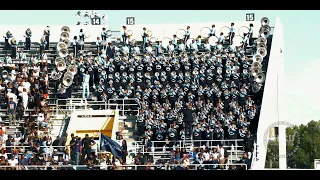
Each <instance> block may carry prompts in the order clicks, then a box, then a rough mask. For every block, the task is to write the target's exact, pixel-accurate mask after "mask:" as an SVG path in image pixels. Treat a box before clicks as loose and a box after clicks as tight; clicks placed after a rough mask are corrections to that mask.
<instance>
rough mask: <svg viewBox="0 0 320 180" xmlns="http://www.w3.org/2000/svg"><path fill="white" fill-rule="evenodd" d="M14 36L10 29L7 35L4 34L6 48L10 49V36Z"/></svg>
mask: <svg viewBox="0 0 320 180" xmlns="http://www.w3.org/2000/svg"><path fill="white" fill-rule="evenodd" d="M11 37H12V34H10V32H9V31H8V32H7V34H6V36H3V38H4V50H6V51H8V50H10V44H9V38H11Z"/></svg>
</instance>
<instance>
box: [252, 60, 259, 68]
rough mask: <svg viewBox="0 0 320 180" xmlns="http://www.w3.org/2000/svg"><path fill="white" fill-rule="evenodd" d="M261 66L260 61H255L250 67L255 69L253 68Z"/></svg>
mask: <svg viewBox="0 0 320 180" xmlns="http://www.w3.org/2000/svg"><path fill="white" fill-rule="evenodd" d="M261 67H262V64H261V62H260V61H255V62H253V63H252V64H251V69H255V68H258V69H261Z"/></svg>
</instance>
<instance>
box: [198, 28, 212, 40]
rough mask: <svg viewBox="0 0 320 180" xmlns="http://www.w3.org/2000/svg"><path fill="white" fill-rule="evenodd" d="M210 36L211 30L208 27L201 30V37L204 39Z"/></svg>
mask: <svg viewBox="0 0 320 180" xmlns="http://www.w3.org/2000/svg"><path fill="white" fill-rule="evenodd" d="M209 34H210V28H208V27H203V28H202V29H201V30H200V35H201V37H202V38H208V37H209Z"/></svg>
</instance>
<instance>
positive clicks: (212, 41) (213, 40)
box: [208, 36, 219, 46]
mask: <svg viewBox="0 0 320 180" xmlns="http://www.w3.org/2000/svg"><path fill="white" fill-rule="evenodd" d="M208 41H209V44H210V46H215V45H217V43H218V41H219V39H218V37H217V36H211V37H210V38H209V39H208Z"/></svg>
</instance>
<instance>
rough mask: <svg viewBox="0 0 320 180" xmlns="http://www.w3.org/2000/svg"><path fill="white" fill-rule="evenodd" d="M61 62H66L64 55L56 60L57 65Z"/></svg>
mask: <svg viewBox="0 0 320 180" xmlns="http://www.w3.org/2000/svg"><path fill="white" fill-rule="evenodd" d="M59 62H64V63H65V60H64V59H63V58H62V57H57V58H56V59H55V60H54V63H55V65H56V66H57V64H58V63H59Z"/></svg>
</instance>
